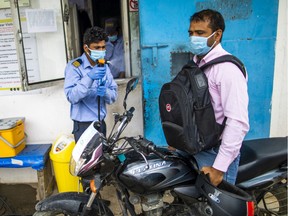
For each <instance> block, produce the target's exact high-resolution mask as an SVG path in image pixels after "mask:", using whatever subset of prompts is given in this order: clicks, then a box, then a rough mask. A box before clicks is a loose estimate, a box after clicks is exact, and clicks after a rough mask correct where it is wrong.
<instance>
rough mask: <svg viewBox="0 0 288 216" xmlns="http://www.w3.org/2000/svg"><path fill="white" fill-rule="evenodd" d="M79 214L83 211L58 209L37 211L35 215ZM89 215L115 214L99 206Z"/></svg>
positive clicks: (73, 215)
mask: <svg viewBox="0 0 288 216" xmlns="http://www.w3.org/2000/svg"><path fill="white" fill-rule="evenodd" d="M77 215H81V212H75V213H71V212H69V213H68V212H66V211H61V210H57V211H45V212H43V211H36V212H35V213H34V214H33V216H77ZM89 215H93V216H114V214H113V213H112V212H111V210H110V209H109V208H105V209H101V210H100V209H98V208H93V210H92V212H90V213H89Z"/></svg>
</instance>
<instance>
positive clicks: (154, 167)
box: [132, 161, 167, 175]
mask: <svg viewBox="0 0 288 216" xmlns="http://www.w3.org/2000/svg"><path fill="white" fill-rule="evenodd" d="M166 164H167V162H166V161H160V162H158V163H151V164H149V165H148V166H142V167H139V168H137V169H134V170H132V174H133V175H135V174H139V173H142V172H145V171H146V170H148V169H150V170H152V169H156V168H159V167H163V166H165V165H166Z"/></svg>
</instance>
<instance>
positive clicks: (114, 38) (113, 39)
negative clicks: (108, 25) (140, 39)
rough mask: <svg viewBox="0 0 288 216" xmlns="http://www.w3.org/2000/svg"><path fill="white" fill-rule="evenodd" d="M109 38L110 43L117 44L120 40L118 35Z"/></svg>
mask: <svg viewBox="0 0 288 216" xmlns="http://www.w3.org/2000/svg"><path fill="white" fill-rule="evenodd" d="M108 38H109V41H110V42H115V41H116V40H117V39H118V37H117V35H112V36H108Z"/></svg>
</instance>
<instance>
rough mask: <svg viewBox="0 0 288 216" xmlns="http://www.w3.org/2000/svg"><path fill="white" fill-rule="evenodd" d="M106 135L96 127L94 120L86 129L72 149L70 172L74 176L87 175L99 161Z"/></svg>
mask: <svg viewBox="0 0 288 216" xmlns="http://www.w3.org/2000/svg"><path fill="white" fill-rule="evenodd" d="M104 139H105V137H104V136H103V134H102V133H100V132H98V131H97V130H96V129H95V127H94V122H93V123H91V125H90V126H89V127H88V128H87V129H86V130H85V131H84V133H83V134H82V135H81V137H80V139H79V140H78V142H77V144H76V146H75V148H74V149H73V151H72V157H71V160H70V173H71V175H74V176H85V174H87V173H89V171H91V170H92V168H93V167H95V165H96V164H97V163H98V162H99V160H100V158H101V156H102V155H103V151H102V146H103V144H102V142H103V141H104Z"/></svg>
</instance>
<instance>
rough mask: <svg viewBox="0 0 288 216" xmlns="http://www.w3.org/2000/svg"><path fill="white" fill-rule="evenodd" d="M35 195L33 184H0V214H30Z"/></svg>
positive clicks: (33, 207)
mask: <svg viewBox="0 0 288 216" xmlns="http://www.w3.org/2000/svg"><path fill="white" fill-rule="evenodd" d="M36 195H37V191H36V185H35V186H34V185H33V184H31V185H28V184H15V185H14V184H13V185H12V184H1V185H0V215H32V214H33V213H34V212H35V210H34V209H35V204H36V203H37V200H36Z"/></svg>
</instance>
